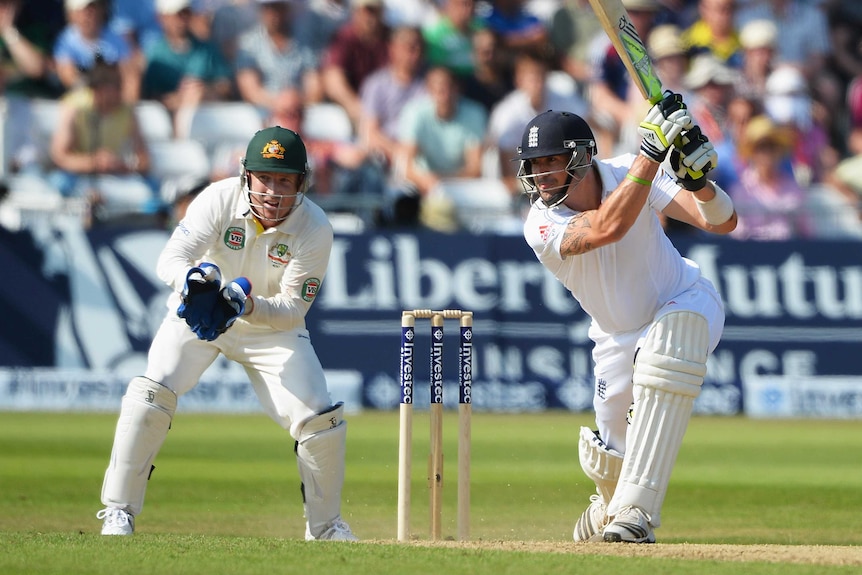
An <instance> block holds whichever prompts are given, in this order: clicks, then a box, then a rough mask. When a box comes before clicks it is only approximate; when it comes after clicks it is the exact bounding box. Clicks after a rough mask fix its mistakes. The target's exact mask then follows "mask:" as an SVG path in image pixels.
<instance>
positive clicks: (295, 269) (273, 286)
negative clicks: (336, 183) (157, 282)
mask: <svg viewBox="0 0 862 575" xmlns="http://www.w3.org/2000/svg"><path fill="white" fill-rule="evenodd" d="M245 194H246V193H245V192H244V191H243V190H242V187H241V185H240V178H239V177H235V178H227V179H224V180H220V181H218V182H214V183H213V184H211V185H210V186H208V187H207V188H206V189H205V190H204V191H202V192H201V193H200V195H198V197H196V198H195V199H194V201H193V202H192V203H191V204H190V205H189V207H188V211H187V212H186V216H185V218H183V220H182V221H181V222H180V223H179V224H178V225H177V227H176V229H175V230H174V232H173V234H172V235H171V237H170V239H169V240H168V243H167V245H166V246H165V248H164V250H163V251H162V253H161V255H160V256H159V261H158V265H157V268H156V271H157V273H158V275H159V278H161V279H162V280H163V281H164V282H166V283H167V284H168V285H169V286H171V287H172V288H173V289H174V290H175V293H174V294H172V295H171V297H170V298H169V299H168V306H169V307H170V308H171V309H174V310H176V309H177V306H179V304H180V295H179V292H181V291H182V289H183V287H184V286H185V281H186V274H187V273H188V270H189V268H191V267H193V266H195V265H197V264H199V263H200V262H210V263H214V264H216V265H217V266H218V267H219V268H220V269H221V273H222V278H223V280H224V281H225V282H228V281H231V280H232V279H235V278H237V277H240V276H245V277H247V278H248V279H249V281H251V285H252V297H254V310H253V311H252V313H251V314H249V315H246V316H243V317H242V318H241V319H239V320H238V322H248V323H249V324H251V325H253V326H260V327H266V328H275V329H279V330H290V329H294V328H298V327H305V314H306V313H307V312H308V309H309V308H310V307H311V304H312V302H313V301H314V298H315V296H316V295H317V292H318V290H319V289H320V285H321V283H322V281H323V277H324V275H325V274H326V267H327V265H328V263H329V254H330V251H331V249H332V239H333V234H332V226H331V225H330V223H329V220H328V219H327V217H326V214H325V213H324V211H323V210H322V209H321V208H320V207H319V206H317V204H315V203H314V202H312V201H311V200H309V199H308V198H307V197H306V198H305V199H304V200H303V202H302V203H301V204H300V205H299V206H297V207H296V208H295V209H294V210H293V212H292V213H291V214H290V216H289V217H288V218H287V219H286V220H285V221H283V222H282V223H281V224H279V225H278V226H276V227H274V228H271V229H268V230H264V229H263V227H261V225H260V223H259V222H258V221H257V220H256V219H255V218H254V216H253V215H252V213H251V209H250V208H249V205H248V201H247V199H246V197H245Z"/></svg>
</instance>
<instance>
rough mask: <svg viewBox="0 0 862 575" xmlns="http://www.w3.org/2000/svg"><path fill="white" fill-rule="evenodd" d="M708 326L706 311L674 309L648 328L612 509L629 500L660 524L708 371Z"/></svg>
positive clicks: (638, 362)
mask: <svg viewBox="0 0 862 575" xmlns="http://www.w3.org/2000/svg"><path fill="white" fill-rule="evenodd" d="M708 353H709V328H708V324H707V321H706V318H704V317H703V316H702V315H700V314H698V313H695V312H690V311H674V312H671V313H668V314H667V315H664V316H662V317H660V318H659V319H658V320H657V321H656V322H655V323H654V324H653V325H652V327H651V328H650V329H649V331H648V332H647V335H646V337H645V339H644V342H643V345H642V346H641V348H640V349H639V351H638V354H637V359H636V361H635V369H634V376H633V383H634V412H633V414H632V421H631V425H630V428H629V431H628V434H627V435H626V453H625V457H624V460H623V468H622V472H621V474H620V480H619V483H618V485H617V489H616V492H615V493H614V497H613V499H612V500H611V504H610V505H609V507H608V515H611V516H613V515H615V514H616V513H618V512H619V511H620V510H621V509H623V508H624V507H627V506H635V507H639V508H640V509H642V510H643V511H644V512H645V513H646V514H647V515H648V517H649V521H650V524H651V525H652V526H653V527H658V526H659V525H660V524H661V517H660V512H661V507H662V504H663V503H664V497H665V494H666V492H667V486H668V483H669V482H670V476H671V471H672V470H673V466H674V463H675V462H676V456H677V454H678V452H679V447H680V445H681V444H682V438H683V435H685V430H686V428H687V426H688V421H689V419H690V418H691V410H692V406H693V404H694V400H695V398H696V397H697V396H698V395H699V394H700V389H701V385H702V384H703V377H704V375H706V358H707V355H708Z"/></svg>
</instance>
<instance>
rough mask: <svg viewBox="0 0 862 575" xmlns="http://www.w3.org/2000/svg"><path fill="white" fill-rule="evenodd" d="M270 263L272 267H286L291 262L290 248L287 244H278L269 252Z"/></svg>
mask: <svg viewBox="0 0 862 575" xmlns="http://www.w3.org/2000/svg"><path fill="white" fill-rule="evenodd" d="M268 257H269V263H270V264H271V265H272V267H280V266H286V265H287V264H288V262H290V258H291V257H292V256H291V253H290V248H288V247H287V245H285V244H276V245H275V246H273V247H272V248H270V250H269V254H268Z"/></svg>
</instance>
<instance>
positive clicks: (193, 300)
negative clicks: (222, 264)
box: [177, 262, 221, 331]
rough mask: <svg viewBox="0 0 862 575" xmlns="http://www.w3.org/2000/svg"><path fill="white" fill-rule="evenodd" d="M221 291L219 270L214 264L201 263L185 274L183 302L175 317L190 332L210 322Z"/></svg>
mask: <svg viewBox="0 0 862 575" xmlns="http://www.w3.org/2000/svg"><path fill="white" fill-rule="evenodd" d="M220 289H221V270H219V269H218V266H217V265H215V264H211V263H207V262H202V263H201V264H199V265H198V266H197V267H193V268H192V269H190V270H189V271H188V273H187V274H186V285H185V286H184V287H183V291H182V298H183V301H182V303H181V304H180V307H178V308H177V315H178V316H180V317H181V318H183V319H184V320H186V323H187V324H188V326H189V327H190V328H191V329H192V331H196V330H198V329H200V327H201V326H202V325H203V324H204V323H209V322H210V315H211V313H212V309H213V306H214V305H215V302H216V298H218V294H219V290H220Z"/></svg>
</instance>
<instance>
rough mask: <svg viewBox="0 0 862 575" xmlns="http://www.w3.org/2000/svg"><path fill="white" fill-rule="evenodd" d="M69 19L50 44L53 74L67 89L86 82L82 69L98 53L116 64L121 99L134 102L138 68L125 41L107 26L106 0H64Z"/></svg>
mask: <svg viewBox="0 0 862 575" xmlns="http://www.w3.org/2000/svg"><path fill="white" fill-rule="evenodd" d="M65 8H66V17H67V19H68V21H69V23H68V24H67V26H66V27H65V28H64V29H63V31H62V32H61V33H60V36H59V37H58V38H57V42H56V43H55V44H54V52H53V57H54V63H55V66H56V69H57V77H58V78H59V80H60V83H61V84H62V85H63V88H64V89H66V90H68V89H71V88H74V87H78V86H82V85H84V84H85V83H86V76H85V71H87V70H90V69H92V68H93V65H94V63H95V62H96V57H97V56H98V57H99V58H100V59H101V60H103V61H105V62H107V63H109V64H117V65H118V66H119V69H120V74H121V77H122V92H123V99H124V100H125V101H126V102H136V101H137V100H138V97H139V95H140V86H141V69H140V66H139V64H138V62H136V61H135V59H134V58H133V53H132V49H131V47H130V46H129V43H128V42H127V41H126V40H125V38H123V37H122V36H120V35H119V34H117V33H116V32H114V31H112V30H111V29H110V28H108V25H107V24H108V2H107V0H65Z"/></svg>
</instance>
